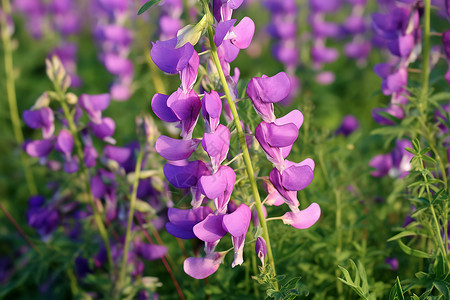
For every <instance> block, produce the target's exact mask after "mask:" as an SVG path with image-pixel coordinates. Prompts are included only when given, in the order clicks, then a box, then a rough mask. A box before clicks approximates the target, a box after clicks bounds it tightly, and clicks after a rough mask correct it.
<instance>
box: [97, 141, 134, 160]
mask: <svg viewBox="0 0 450 300" xmlns="http://www.w3.org/2000/svg"><path fill="white" fill-rule="evenodd" d="M103 153H104V154H105V156H106V157H107V158H108V159H112V160H115V161H116V162H118V163H119V164H121V163H124V162H126V161H127V160H128V159H129V158H130V156H131V154H132V153H131V149H130V148H125V147H117V146H111V145H106V146H105V148H104V149H103Z"/></svg>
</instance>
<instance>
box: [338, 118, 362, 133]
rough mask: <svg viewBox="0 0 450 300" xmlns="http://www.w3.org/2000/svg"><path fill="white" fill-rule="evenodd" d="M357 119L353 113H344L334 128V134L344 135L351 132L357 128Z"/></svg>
mask: <svg viewBox="0 0 450 300" xmlns="http://www.w3.org/2000/svg"><path fill="white" fill-rule="evenodd" d="M358 128H359V121H358V119H357V118H356V117H355V116H353V115H346V116H345V117H344V118H343V119H342V124H341V126H339V128H338V129H337V130H336V134H343V135H345V136H347V135H350V134H352V133H353V132H354V131H356V130H358Z"/></svg>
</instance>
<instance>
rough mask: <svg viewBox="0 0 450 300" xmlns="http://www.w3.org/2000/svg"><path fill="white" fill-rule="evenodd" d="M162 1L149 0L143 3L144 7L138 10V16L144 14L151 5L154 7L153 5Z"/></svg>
mask: <svg viewBox="0 0 450 300" xmlns="http://www.w3.org/2000/svg"><path fill="white" fill-rule="evenodd" d="M159 2H161V0H150V1H147V2H146V3H145V4H144V5H142V7H141V8H140V9H139V11H138V13H137V14H138V16H139V15H141V14H143V13H144V12H146V11H147V10H148V9H149V8H150V7H152V6H153V5H155V4H157V3H159Z"/></svg>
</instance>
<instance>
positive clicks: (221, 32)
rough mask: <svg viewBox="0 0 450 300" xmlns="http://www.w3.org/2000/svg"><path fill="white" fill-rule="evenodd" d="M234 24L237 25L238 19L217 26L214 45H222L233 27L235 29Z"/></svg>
mask: <svg viewBox="0 0 450 300" xmlns="http://www.w3.org/2000/svg"><path fill="white" fill-rule="evenodd" d="M234 23H236V19H231V20H228V21H224V22H220V23H219V24H217V27H216V34H215V35H214V43H215V44H216V46H217V47H219V46H220V45H222V42H223V39H224V38H225V36H226V35H227V33H228V31H230V29H231V27H233V25H234Z"/></svg>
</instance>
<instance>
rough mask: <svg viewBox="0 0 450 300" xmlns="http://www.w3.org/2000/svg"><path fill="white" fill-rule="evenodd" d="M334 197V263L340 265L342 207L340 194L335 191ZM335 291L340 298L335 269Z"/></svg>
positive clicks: (340, 285) (337, 273)
mask: <svg viewBox="0 0 450 300" xmlns="http://www.w3.org/2000/svg"><path fill="white" fill-rule="evenodd" d="M335 195H336V223H335V226H336V235H337V245H336V261H337V262H338V264H339V263H340V261H339V256H340V255H341V251H342V250H341V249H342V232H341V226H342V205H341V194H340V192H339V191H337V190H335ZM335 272H336V277H337V278H336V289H337V293H338V295H341V296H339V298H341V297H342V291H343V286H342V282H341V281H340V280H339V279H338V277H339V270H338V269H336V271H335Z"/></svg>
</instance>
